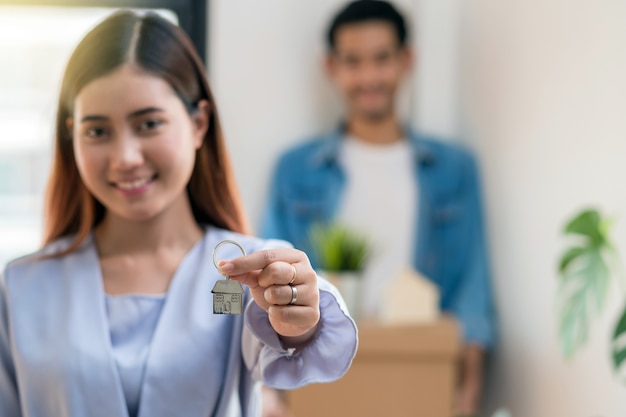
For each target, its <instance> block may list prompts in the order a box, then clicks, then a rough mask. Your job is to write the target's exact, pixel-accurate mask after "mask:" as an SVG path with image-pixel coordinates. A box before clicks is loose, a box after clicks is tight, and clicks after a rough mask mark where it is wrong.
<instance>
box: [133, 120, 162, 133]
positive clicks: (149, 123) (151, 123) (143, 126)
mask: <svg viewBox="0 0 626 417" xmlns="http://www.w3.org/2000/svg"><path fill="white" fill-rule="evenodd" d="M162 124H163V122H162V121H161V120H157V119H149V120H145V121H143V122H141V123H140V124H139V130H140V131H142V132H149V131H152V130H156V129H158V128H159V127H160V126H161V125H162Z"/></svg>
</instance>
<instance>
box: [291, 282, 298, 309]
mask: <svg viewBox="0 0 626 417" xmlns="http://www.w3.org/2000/svg"><path fill="white" fill-rule="evenodd" d="M289 286H290V287H291V301H289V305H293V304H295V303H296V301H297V300H298V289H297V288H296V286H295V285H293V284H289Z"/></svg>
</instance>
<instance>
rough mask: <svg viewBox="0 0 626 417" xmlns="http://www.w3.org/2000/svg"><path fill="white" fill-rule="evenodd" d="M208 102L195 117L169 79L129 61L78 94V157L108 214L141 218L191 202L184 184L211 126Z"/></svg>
mask: <svg viewBox="0 0 626 417" xmlns="http://www.w3.org/2000/svg"><path fill="white" fill-rule="evenodd" d="M206 107H207V103H206V102H202V103H200V106H199V108H200V111H198V112H197V114H195V115H193V116H191V115H189V113H188V112H187V110H186V109H185V107H184V105H183V103H182V101H181V100H180V99H179V98H178V97H177V96H176V94H175V92H174V90H173V89H172V88H171V87H170V85H169V84H168V83H167V82H166V81H164V80H163V79H161V78H159V77H157V76H154V75H150V74H148V73H146V72H143V71H142V70H140V69H138V68H136V67H134V66H131V65H123V66H122V67H120V68H119V69H117V70H115V71H114V72H112V73H110V74H108V75H105V76H103V77H101V78H98V79H96V80H94V81H92V82H90V83H89V84H87V85H86V86H85V87H84V88H83V89H82V90H81V91H80V92H79V94H78V95H77V97H76V99H75V102H74V109H75V110H74V114H73V117H72V118H71V119H69V120H68V125H69V126H70V128H71V129H72V133H73V138H74V139H73V144H74V154H75V157H76V163H77V166H78V171H79V172H80V176H81V178H82V180H83V182H84V184H85V186H86V187H87V189H88V190H89V191H90V192H91V193H92V194H93V195H94V196H95V197H96V198H97V199H98V200H99V201H100V202H101V203H102V204H103V205H104V206H105V207H106V209H107V215H117V216H120V217H122V218H125V219H128V220H139V221H141V220H149V219H151V218H154V217H155V216H157V215H159V214H161V213H164V212H166V211H168V210H169V211H172V210H173V211H174V212H176V210H181V209H185V208H187V207H188V205H187V200H186V199H187V195H186V192H185V188H186V185H187V183H188V182H189V178H190V177H191V173H192V170H193V166H194V162H195V153H196V150H197V149H198V148H199V147H200V145H201V144H202V140H203V138H204V134H205V132H206V129H207V123H208V121H207V120H208V116H207V111H206ZM174 215H175V216H176V215H178V213H174Z"/></svg>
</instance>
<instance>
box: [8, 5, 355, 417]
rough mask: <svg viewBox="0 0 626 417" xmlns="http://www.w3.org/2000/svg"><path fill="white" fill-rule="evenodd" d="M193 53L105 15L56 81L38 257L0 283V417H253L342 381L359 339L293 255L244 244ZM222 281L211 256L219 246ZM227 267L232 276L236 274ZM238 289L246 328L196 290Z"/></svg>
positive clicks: (186, 45) (331, 292)
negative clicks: (269, 398)
mask: <svg viewBox="0 0 626 417" xmlns="http://www.w3.org/2000/svg"><path fill="white" fill-rule="evenodd" d="M246 232H247V227H246V224H245V221H244V218H243V215H242V212H241V208H240V202H239V198H238V195H237V191H236V189H235V185H234V181H233V175H232V172H231V167H230V163H229V159H228V155H227V152H226V149H225V145H224V141H223V138H222V132H221V129H220V124H219V119H218V115H217V109H216V104H215V100H214V99H213V97H212V95H211V92H210V89H209V86H208V83H207V80H206V78H205V75H204V69H203V67H202V64H201V62H200V60H199V58H198V56H197V54H196V53H195V51H194V49H193V47H192V45H191V42H190V41H189V39H188V38H187V37H186V36H185V35H184V34H183V32H182V31H181V30H180V29H179V28H177V27H176V26H174V25H172V24H170V23H168V22H167V21H165V20H164V19H162V18H159V17H157V16H155V15H151V14H148V15H143V16H140V15H137V14H134V13H132V12H119V13H116V14H114V15H113V16H111V17H109V18H108V19H106V20H105V21H104V22H102V23H101V24H100V25H98V26H97V27H96V28H94V29H93V30H92V31H91V32H90V33H89V34H87V35H86V37H85V38H84V39H83V40H82V41H81V43H80V44H79V45H78V47H77V48H76V50H75V51H74V53H73V55H72V57H71V58H70V61H69V63H68V67H67V70H66V72H65V76H64V79H63V84H62V88H61V95H60V100H59V107H58V115H57V119H56V142H55V154H54V162H53V166H52V173H51V176H50V182H49V185H48V192H47V205H46V229H45V245H44V247H43V248H42V249H41V250H40V251H38V252H37V253H35V254H31V255H28V256H25V257H23V258H21V259H18V260H15V261H13V262H11V263H10V264H9V265H8V266H7V268H6V270H5V271H4V275H3V278H2V280H0V416H7V417H8V416H11V417H13V416H29V417H40V416H41V417H43V416H87V415H89V416H96V417H99V416H102V417H117V416H150V417H159V416H186V417H187V416H188V417H193V416H198V417H200V416H202V417H208V416H218V417H222V416H225V417H229V416H254V415H258V412H259V391H260V390H259V385H260V383H261V382H264V383H265V384H267V385H270V386H273V387H277V388H282V389H291V388H296V387H298V386H301V385H303V384H306V383H310V382H324V381H331V380H334V379H336V378H339V377H340V376H341V375H343V373H345V372H346V370H347V369H348V367H349V366H350V363H351V360H352V358H353V356H354V354H355V351H356V344H357V337H356V327H355V325H354V323H353V321H352V320H351V319H350V317H349V316H348V314H347V312H346V309H345V305H344V303H343V301H342V300H341V297H340V296H339V295H338V293H337V292H336V290H335V289H334V288H333V287H331V286H330V285H329V284H328V283H326V282H325V281H324V280H322V279H319V278H318V277H317V276H316V274H315V272H314V270H313V269H312V268H311V266H310V263H309V261H308V258H307V256H306V254H304V253H302V252H300V251H297V250H295V249H292V248H290V247H289V245H288V244H286V243H284V242H280V241H263V240H260V239H257V238H254V237H250V236H248V235H246ZM227 239H228V240H234V241H236V242H238V243H239V244H241V245H242V246H243V248H244V249H245V250H246V251H247V253H248V254H249V255H247V256H241V255H239V256H238V255H237V254H238V252H237V251H238V249H237V247H236V246H233V245H230V246H228V245H227V246H223V249H220V253H219V256H220V258H222V259H227V260H222V261H220V262H219V264H218V265H219V270H218V269H217V268H216V267H215V266H214V264H213V260H212V254H213V250H214V248H215V247H216V246H217V245H218V243H219V242H221V241H223V240H227ZM233 258H234V259H233ZM224 275H229V276H230V277H231V278H232V279H235V280H237V281H239V282H240V283H242V284H244V285H245V286H246V287H247V289H246V292H245V293H244V304H243V305H244V314H242V315H215V314H213V298H212V294H211V290H212V288H213V286H214V284H215V283H216V282H217V281H218V280H220V279H224Z"/></svg>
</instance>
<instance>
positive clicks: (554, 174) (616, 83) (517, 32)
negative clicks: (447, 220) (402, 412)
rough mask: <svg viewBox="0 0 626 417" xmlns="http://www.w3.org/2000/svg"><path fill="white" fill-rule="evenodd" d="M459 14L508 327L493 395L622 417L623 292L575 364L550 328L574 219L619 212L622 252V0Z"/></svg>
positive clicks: (625, 201) (625, 87) (554, 1)
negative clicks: (613, 358)
mask: <svg viewBox="0 0 626 417" xmlns="http://www.w3.org/2000/svg"><path fill="white" fill-rule="evenodd" d="M462 15H463V32H462V34H463V36H462V39H463V42H462V50H463V57H464V63H465V65H466V66H465V67H464V71H463V74H464V83H463V85H464V86H465V87H466V93H467V94H466V96H465V97H466V99H467V101H466V102H465V104H466V105H467V109H468V112H469V113H470V114H471V116H472V117H471V123H470V128H471V129H472V132H473V135H472V137H473V142H474V146H475V147H476V148H477V150H478V153H479V155H480V158H481V162H482V166H483V171H484V176H485V185H486V192H487V203H488V210H489V225H490V231H491V240H492V253H493V264H494V272H495V277H496V282H495V285H496V294H497V300H498V306H499V310H500V317H501V324H502V326H501V332H502V344H501V349H500V354H499V355H498V357H497V358H496V365H497V366H496V369H495V373H494V374H495V375H494V379H493V381H492V382H493V383H492V385H491V387H490V388H491V397H492V401H491V402H492V403H493V404H506V405H509V406H510V407H511V408H512V409H513V410H514V412H515V414H514V415H515V416H521V417H524V416H527V417H551V416H559V417H560V416H567V417H592V416H606V417H613V416H623V415H626V386H625V385H621V384H619V383H618V382H617V380H616V378H615V377H614V376H613V374H612V371H611V368H610V362H609V346H608V343H607V342H608V340H609V335H610V332H611V331H612V326H613V325H614V321H615V320H616V318H617V316H616V314H617V313H618V310H619V309H620V308H621V307H622V305H620V304H623V302H622V303H618V302H617V301H618V298H619V294H618V289H617V288H616V289H615V292H614V295H613V300H612V303H611V305H610V307H609V310H610V311H609V312H607V313H608V314H607V315H606V316H605V318H604V320H602V322H601V323H600V324H599V325H598V326H594V328H593V332H592V343H591V344H590V346H589V347H588V348H587V349H586V350H584V351H583V352H582V354H581V355H580V356H578V357H575V358H574V360H573V361H572V362H571V363H570V364H567V363H565V362H564V361H563V360H562V359H561V355H560V353H559V350H558V345H557V339H556V337H555V335H556V334H557V322H556V313H555V311H556V308H555V290H556V285H557V279H556V277H555V266H556V261H557V256H558V254H560V252H561V251H562V250H563V248H564V241H563V239H562V238H561V237H560V236H559V231H560V230H561V228H562V226H563V223H564V221H565V219H566V218H567V217H568V216H571V215H572V214H573V213H574V212H575V211H576V210H578V209H580V208H582V207H584V206H586V205H596V206H598V207H599V208H601V209H603V210H605V211H606V212H607V213H610V214H615V215H617V216H618V218H619V223H618V229H617V230H616V236H615V237H616V239H617V240H618V242H619V247H620V249H621V250H622V253H623V254H624V255H625V256H626V245H625V243H626V193H625V192H624V191H623V190H622V188H623V187H621V184H622V183H623V179H624V178H626V164H624V157H625V156H626V117H624V116H625V115H626V114H625V110H626V25H624V22H625V18H626V2H624V1H611V0H596V1H593V2H590V1H586V0H570V1H568V2H564V1H559V0H539V1H528V0H525V1H516V2H501V3H497V2H490V1H486V0H472V1H467V2H466V3H465V8H464V11H463V13H462ZM622 297H623V296H622Z"/></svg>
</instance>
